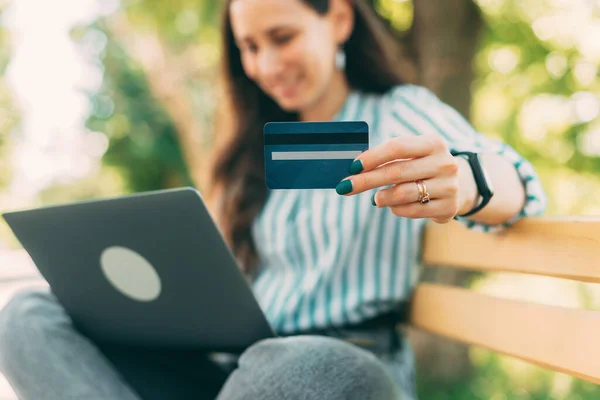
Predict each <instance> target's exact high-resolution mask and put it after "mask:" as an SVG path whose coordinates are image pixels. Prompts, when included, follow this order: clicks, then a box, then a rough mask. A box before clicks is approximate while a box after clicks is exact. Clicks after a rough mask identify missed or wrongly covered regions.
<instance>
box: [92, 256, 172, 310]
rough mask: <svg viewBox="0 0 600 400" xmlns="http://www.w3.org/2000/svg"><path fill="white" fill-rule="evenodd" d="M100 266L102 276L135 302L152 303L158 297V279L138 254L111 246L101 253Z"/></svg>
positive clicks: (152, 269)
mask: <svg viewBox="0 0 600 400" xmlns="http://www.w3.org/2000/svg"><path fill="white" fill-rule="evenodd" d="M100 265H101V267H102V272H104V276H106V278H107V279H108V281H109V282H110V283H111V284H112V285H113V286H114V287H115V288H116V289H117V290H118V291H120V292H121V293H123V294H124V295H126V296H128V297H131V298H132V299H134V300H137V301H152V300H155V299H156V298H157V297H158V296H159V295H160V291H161V282H160V277H159V276H158V273H157V272H156V270H155V269H154V267H153V266H152V264H150V263H149V262H148V261H147V260H146V259H145V258H144V257H142V256H141V255H140V254H139V253H137V252H135V251H133V250H131V249H128V248H127V247H121V246H111V247H108V248H106V249H105V250H104V251H103V252H102V255H101V256H100Z"/></svg>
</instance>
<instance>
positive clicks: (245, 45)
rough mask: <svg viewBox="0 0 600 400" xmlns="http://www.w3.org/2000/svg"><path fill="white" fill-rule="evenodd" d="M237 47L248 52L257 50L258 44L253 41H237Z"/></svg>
mask: <svg viewBox="0 0 600 400" xmlns="http://www.w3.org/2000/svg"><path fill="white" fill-rule="evenodd" d="M238 49H239V50H240V51H241V52H242V53H244V52H250V53H256V52H257V51H258V46H257V45H256V44H254V43H248V42H245V43H239V44H238Z"/></svg>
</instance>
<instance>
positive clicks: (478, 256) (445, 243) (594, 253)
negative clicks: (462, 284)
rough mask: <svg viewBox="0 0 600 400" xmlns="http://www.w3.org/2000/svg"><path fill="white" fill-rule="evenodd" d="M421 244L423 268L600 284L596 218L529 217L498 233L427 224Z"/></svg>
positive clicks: (599, 221) (599, 234) (599, 235)
mask: <svg viewBox="0 0 600 400" xmlns="http://www.w3.org/2000/svg"><path fill="white" fill-rule="evenodd" d="M424 241H425V242H424V253H423V262H424V264H427V265H434V266H439V267H455V268H463V269H476V270H484V271H494V272H521V273H527V274H537V275H545V276H553V277H559V278H567V279H574V280H579V281H583V282H600V268H598V264H599V262H598V261H597V260H600V218H595V217H594V218H578V219H574V218H570V219H560V218H543V219H534V218H533V219H528V220H523V221H521V222H519V223H517V224H515V225H514V226H512V227H511V228H509V229H508V230H506V231H503V232H499V233H481V232H475V231H472V230H469V229H467V228H466V227H465V226H463V225H461V224H460V223H458V222H456V221H453V222H451V223H448V224H443V225H439V224H433V223H431V224H429V225H427V227H426V231H425V237H424Z"/></svg>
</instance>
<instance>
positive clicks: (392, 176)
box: [348, 155, 458, 194]
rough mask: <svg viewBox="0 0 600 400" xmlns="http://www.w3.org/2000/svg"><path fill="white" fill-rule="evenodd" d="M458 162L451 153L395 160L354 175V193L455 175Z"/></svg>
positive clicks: (352, 177)
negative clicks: (417, 180)
mask: <svg viewBox="0 0 600 400" xmlns="http://www.w3.org/2000/svg"><path fill="white" fill-rule="evenodd" d="M457 171H458V163H457V162H456V160H455V159H454V157H452V156H451V155H447V156H446V155H439V156H431V157H424V158H418V159H415V160H405V161H394V162H391V163H388V164H386V165H384V166H381V167H379V168H376V169H374V170H372V171H368V172H363V173H361V174H358V175H353V176H351V177H350V178H348V180H350V181H351V182H352V194H357V193H361V192H364V191H367V190H370V189H374V188H378V187H381V186H387V185H394V184H398V183H403V182H411V181H414V180H416V179H429V178H433V177H436V176H454V175H456V172H457Z"/></svg>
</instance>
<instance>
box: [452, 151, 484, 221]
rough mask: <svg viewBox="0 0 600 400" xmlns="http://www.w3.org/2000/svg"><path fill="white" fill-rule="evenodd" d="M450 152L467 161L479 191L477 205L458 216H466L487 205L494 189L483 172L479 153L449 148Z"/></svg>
mask: <svg viewBox="0 0 600 400" xmlns="http://www.w3.org/2000/svg"><path fill="white" fill-rule="evenodd" d="M450 153H451V154H452V155H453V156H455V157H456V156H461V157H464V158H466V160H467V161H468V162H469V165H470V166H471V171H472V172H473V177H474V178H475V184H476V185H477V191H478V192H479V202H478V203H477V205H476V206H475V207H473V209H472V210H471V211H469V212H468V213H466V214H463V215H459V217H468V216H469V215H473V214H475V213H476V212H477V211H479V210H481V209H482V208H483V207H485V206H486V205H487V203H489V202H490V199H491V198H492V196H494V189H493V188H492V182H491V180H490V179H489V177H488V175H487V173H486V172H485V168H483V165H482V164H481V159H480V158H479V154H477V153H474V152H472V151H458V150H451V151H450Z"/></svg>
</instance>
